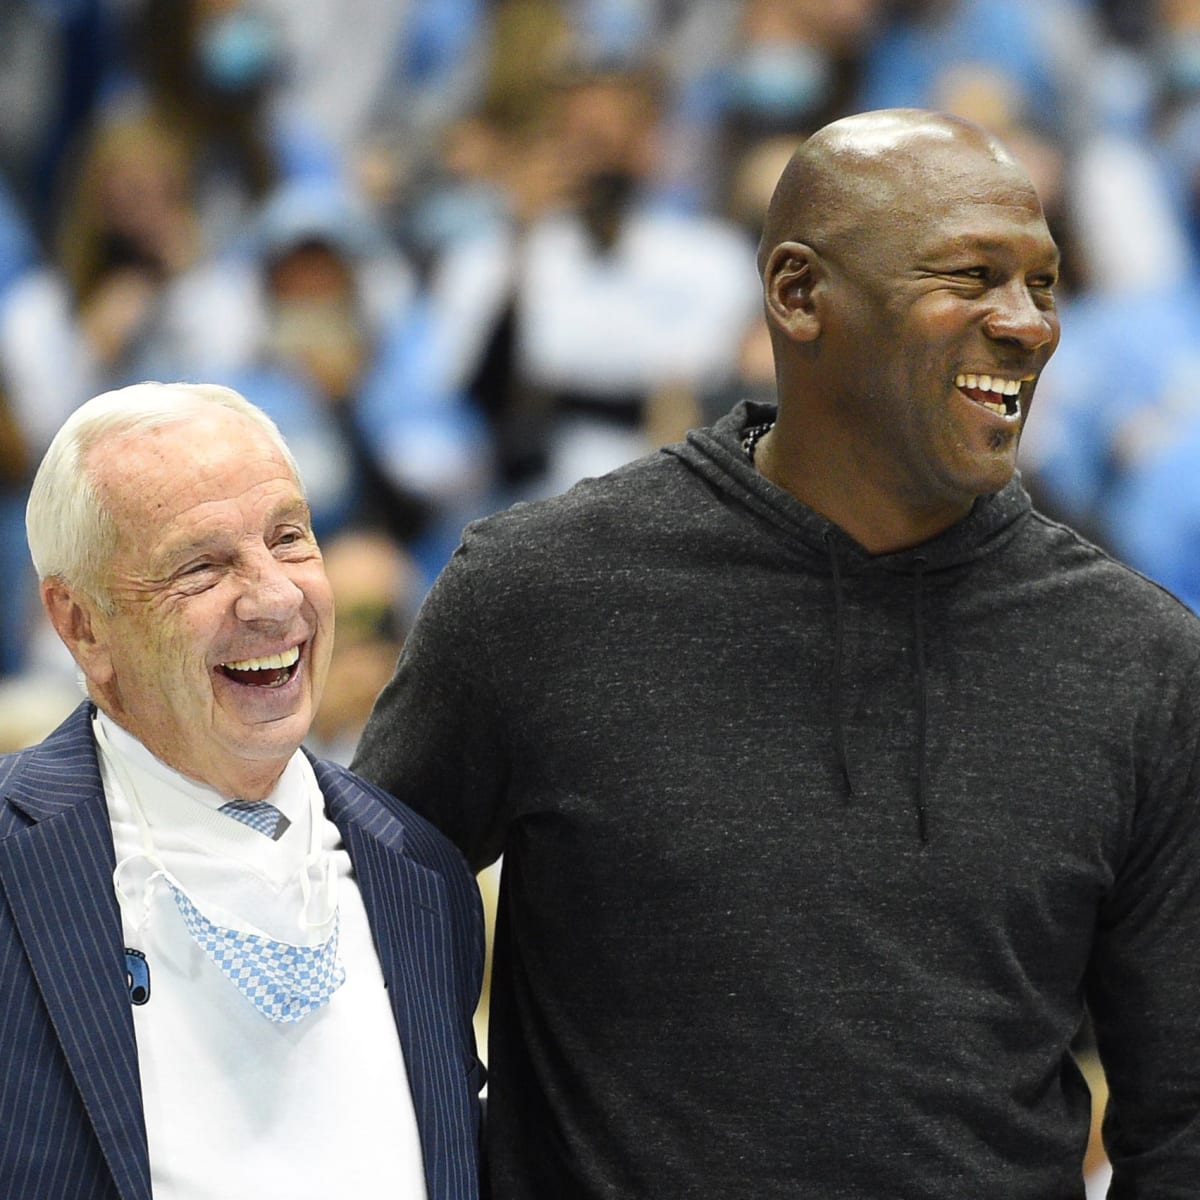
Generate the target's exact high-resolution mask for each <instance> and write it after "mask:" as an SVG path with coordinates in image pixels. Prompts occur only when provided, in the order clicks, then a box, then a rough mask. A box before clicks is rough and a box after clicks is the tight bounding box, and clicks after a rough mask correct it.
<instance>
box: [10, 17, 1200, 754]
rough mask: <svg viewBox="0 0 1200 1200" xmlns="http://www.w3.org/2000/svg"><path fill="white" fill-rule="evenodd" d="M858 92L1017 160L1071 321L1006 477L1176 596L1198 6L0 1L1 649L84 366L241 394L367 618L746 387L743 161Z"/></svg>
mask: <svg viewBox="0 0 1200 1200" xmlns="http://www.w3.org/2000/svg"><path fill="white" fill-rule="evenodd" d="M891 105H920V106H929V107H936V108H941V109H945V110H949V111H953V112H957V113H959V114H961V115H963V116H967V117H970V118H972V119H974V120H976V121H978V122H980V123H981V124H983V125H985V126H987V127H988V128H990V129H992V130H993V131H995V132H996V133H998V134H1000V135H1001V137H1003V138H1004V139H1005V140H1006V141H1007V142H1008V143H1009V145H1010V146H1011V147H1012V149H1013V150H1014V151H1015V153H1016V154H1017V155H1018V157H1020V158H1021V159H1022V161H1023V163H1024V164H1025V166H1026V167H1027V169H1028V170H1029V172H1030V174H1031V175H1032V176H1033V178H1034V179H1035V181H1036V183H1037V185H1038V187H1039V189H1040V191H1041V193H1042V195H1043V198H1044V200H1045V204H1046V208H1047V212H1048V216H1049V220H1050V223H1051V226H1052V229H1053V231H1054V233H1055V235H1056V237H1057V239H1058V241H1059V243H1060V245H1061V247H1062V249H1063V252H1064V270H1063V282H1062V286H1061V289H1060V300H1059V303H1060V308H1061V312H1062V323H1063V331H1064V332H1063V341H1062V348H1061V350H1060V351H1059V354H1058V356H1057V358H1056V359H1055V360H1054V361H1053V362H1052V363H1051V366H1050V368H1049V370H1048V371H1047V373H1046V375H1045V377H1044V381H1043V384H1042V386H1041V389H1040V392H1039V397H1038V401H1037V404H1036V406H1035V409H1034V413H1033V416H1032V419H1031V421H1030V424H1029V428H1028V431H1027V436H1026V444H1025V447H1024V452H1023V463H1024V472H1025V477H1026V480H1027V482H1028V483H1029V485H1030V486H1031V488H1032V489H1033V490H1034V491H1035V493H1036V496H1037V499H1038V500H1039V502H1040V503H1041V505H1042V506H1043V507H1044V508H1045V509H1047V510H1048V511H1049V512H1051V513H1052V514H1053V515H1056V516H1060V517H1062V518H1063V519H1065V520H1067V521H1069V522H1070V523H1073V524H1075V525H1077V526H1079V527H1080V528H1082V529H1083V530H1084V531H1085V532H1086V533H1087V534H1088V535H1089V536H1091V537H1092V538H1093V539H1094V540H1096V541H1098V542H1099V543H1100V544H1102V545H1104V546H1105V547H1106V548H1108V549H1110V550H1112V551H1113V552H1114V553H1115V554H1117V555H1118V556H1120V557H1122V558H1124V559H1125V560H1127V561H1128V562H1130V563H1131V564H1132V565H1134V566H1135V567H1138V568H1139V569H1141V570H1143V571H1145V572H1146V573H1147V574H1149V575H1151V576H1152V577H1153V578H1155V579H1157V580H1158V581H1160V582H1161V583H1163V584H1164V585H1165V586H1167V587H1169V588H1170V589H1171V590H1173V591H1174V592H1175V593H1176V594H1177V595H1179V596H1180V597H1181V598H1182V599H1183V600H1184V601H1185V602H1187V603H1189V604H1191V605H1193V606H1196V607H1198V608H1200V285H1198V283H1197V274H1196V270H1195V262H1196V258H1197V255H1198V254H1200V0H1146V2H1141V0H1124V2H1123V0H741V2H729V0H694V2H689V3H683V2H679V0H557V2H554V0H491V2H489V0H304V3H297V2H295V0H8V2H7V3H6V4H5V5H3V6H2V7H0V589H3V591H2V594H0V677H3V683H4V684H5V685H6V686H7V685H8V684H10V683H11V682H12V681H13V680H17V679H28V678H30V677H32V676H36V677H38V678H41V679H45V678H46V677H47V675H48V674H52V673H53V671H54V670H56V669H64V668H62V664H61V663H57V664H56V662H55V660H54V651H53V650H52V649H50V648H49V647H50V643H49V641H48V640H47V639H44V638H42V637H41V636H40V633H39V623H38V618H37V605H36V603H35V592H34V589H33V581H32V577H31V574H30V571H29V568H28V566H27V563H26V551H25V546H24V536H23V525H22V518H23V509H24V502H25V492H26V487H27V483H28V480H29V477H30V473H31V470H32V467H33V466H34V465H35V464H36V463H37V461H38V459H39V457H40V455H41V453H42V451H43V450H44V448H45V446H46V444H47V442H48V440H49V438H50V436H51V434H52V433H53V432H54V430H55V429H56V428H57V426H58V425H59V424H60V423H61V421H62V420H63V419H64V417H65V416H66V415H67V414H68V413H69V412H70V411H71V410H72V409H73V408H74V407H75V406H76V405H78V404H79V403H80V402H81V401H82V400H84V399H86V398H87V397H88V396H90V395H93V394H95V393H96V392H98V391H101V390H104V389H105V388H108V387H115V386H119V385H122V384H125V383H129V382H132V381H135V380H139V379H146V378H157V379H174V378H188V379H205V380H213V381H218V382H223V383H228V384H231V385H232V386H235V387H237V388H238V389H239V390H241V391H243V392H244V393H245V394H246V395H247V396H248V397H249V398H250V399H252V400H254V401H255V402H257V403H258V404H260V405H262V406H263V407H264V408H266V409H267V410H268V411H269V412H270V413H271V414H272V415H273V416H274V417H275V418H276V420H277V421H278V423H279V424H280V426H281V428H282V429H283V431H284V433H285V435H286V436H287V437H288V439H289V441H290V442H291V444H292V445H293V446H294V447H295V449H296V452H297V456H298V458H299V460H300V462H301V464H302V467H303V469H304V472H305V477H306V481H307V484H308V486H309V488H310V491H311V493H312V499H313V505H314V513H315V519H316V523H317V528H318V532H319V534H320V535H321V537H322V538H323V540H324V541H325V542H326V543H327V544H330V545H333V544H335V543H336V540H337V539H339V538H343V537H344V538H347V539H349V544H350V546H352V547H353V548H354V551H355V553H357V554H362V553H365V552H367V551H368V550H369V549H370V548H372V547H374V548H375V550H376V551H377V552H378V554H379V555H380V556H381V561H383V562H385V563H392V564H393V567H394V570H395V572H397V573H398V576H397V579H402V581H403V582H402V584H401V583H399V582H397V579H392V580H391V581H390V583H388V584H387V586H384V585H383V584H381V586H380V591H379V596H378V597H377V600H378V602H379V603H380V604H382V605H385V606H388V612H387V614H386V617H385V618H381V619H380V622H379V626H380V628H381V629H386V637H385V638H384V639H383V641H384V645H385V646H386V647H387V648H388V650H389V652H390V650H391V649H392V648H393V647H394V645H395V644H397V643H398V640H399V639H401V638H402V637H403V627H404V624H405V622H406V621H407V620H408V618H409V616H410V615H411V612H412V609H413V606H414V605H415V604H416V603H417V602H418V601H419V599H420V596H421V594H422V592H423V589H424V587H425V586H427V585H428V583H429V581H430V580H431V579H432V577H433V575H434V574H436V572H437V570H438V568H439V567H440V566H441V564H442V563H443V562H444V561H445V558H446V556H447V555H448V554H449V552H450V550H451V549H452V547H453V545H454V544H455V541H456V539H457V535H458V532H459V530H460V529H461V527H462V525H463V524H464V522H465V521H467V520H469V519H470V518H471V517H473V516H476V515H479V514H482V513H484V512H487V511H490V510H494V509H496V508H499V507H501V506H503V505H506V504H508V503H510V502H512V501H513V500H516V499H520V498H523V497H528V496H535V495H539V494H545V493H548V492H554V491H557V490H560V489H562V488H564V487H566V486H569V485H570V483H572V482H573V481H574V480H576V479H578V478H580V477H581V476H583V475H586V474H594V473H596V472H599V471H603V470H606V469H608V468H609V467H611V466H614V465H616V464H617V463H619V462H621V461H624V460H626V459H628V458H630V457H632V456H634V455H636V454H638V453H640V452H641V451H643V450H644V449H647V448H649V447H652V446H654V445H656V444H661V443H662V442H664V441H666V440H670V439H673V438H675V437H677V436H679V435H680V434H681V432H682V431H683V430H685V429H686V428H688V427H689V426H691V425H694V424H697V423H701V422H704V421H707V420H708V419H709V418H710V417H712V416H714V415H716V414H718V413H719V412H721V411H723V410H724V408H726V407H727V406H728V405H730V404H731V403H732V402H733V401H734V400H735V399H737V398H740V397H742V396H745V395H750V394H760V393H766V394H769V393H770V390H771V388H772V386H773V381H772V375H771V365H770V356H769V351H768V349H767V347H766V345H765V334H764V328H763V323H762V319H761V314H760V303H759V297H758V288H757V279H756V273H755V267H754V252H755V246H756V241H757V236H758V229H759V222H760V220H761V217H762V214H763V211H764V206H765V201H766V197H767V195H768V194H769V191H770V189H771V187H772V185H773V184H774V182H775V179H776V178H777V176H778V174H779V171H780V169H781V167H782V164H783V162H785V161H786V159H787V157H788V155H789V154H790V152H791V149H792V148H794V146H795V145H796V144H797V142H798V141H799V140H800V139H802V138H803V137H804V135H805V134H806V132H808V131H809V130H811V129H813V128H815V127H817V126H818V125H820V124H823V123H824V122H826V121H827V120H829V119H831V118H833V117H836V116H838V115H841V114H843V113H847V112H851V111H855V110H859V109H864V108H875V107H883V106H891ZM355 561H357V560H355ZM379 575H380V577H381V578H382V579H384V580H385V581H386V580H387V574H386V572H379ZM4 693H5V689H4V688H0V707H2V706H3V695H4ZM25 712H26V714H27V713H28V708H26V709H25ZM0 724H3V721H0ZM327 724H328V727H329V728H331V729H332V728H338V729H341V725H340V723H339V722H338V721H337V720H334V719H331V720H330V721H329V722H327ZM8 736H11V737H16V736H19V735H18V734H16V733H13V734H11V735H6V737H8ZM338 736H339V737H341V738H343V739H346V738H348V736H349V734H348V733H346V732H345V731H344V730H343V731H342V732H340V733H339V735H338Z"/></svg>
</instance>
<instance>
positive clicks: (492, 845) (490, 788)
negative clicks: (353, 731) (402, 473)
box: [353, 544, 508, 871]
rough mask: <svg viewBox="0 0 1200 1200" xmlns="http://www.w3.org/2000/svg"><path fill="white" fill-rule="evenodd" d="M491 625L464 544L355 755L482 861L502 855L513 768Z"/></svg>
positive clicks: (426, 607)
mask: <svg viewBox="0 0 1200 1200" xmlns="http://www.w3.org/2000/svg"><path fill="white" fill-rule="evenodd" d="M485 628H486V621H485V613H484V612H483V611H482V610H481V606H480V605H479V604H478V603H477V601H476V596H475V590H474V588H473V586H472V582H471V578H470V562H469V554H468V550H467V549H466V546H465V544H464V546H461V547H460V548H459V549H458V550H457V551H456V552H455V555H454V557H453V558H452V559H451V561H450V563H449V564H447V566H446V567H445V569H444V570H443V571H442V573H441V575H440V576H439V578H438V580H437V582H436V583H435V584H434V586H433V588H432V590H431V591H430V593H429V595H428V597H427V598H426V600H425V603H424V604H423V605H422V607H421V611H420V613H419V614H418V616H417V620H416V622H415V625H414V627H413V629H412V632H411V633H410V634H409V635H408V638H407V640H406V642H405V645H404V649H403V650H402V652H401V654H400V658H399V660H398V662H397V664H396V670H395V672H394V673H393V675H392V678H391V680H390V681H389V682H388V684H387V686H386V687H385V688H384V690H383V691H382V692H381V693H380V695H379V698H378V699H377V700H376V702H375V707H374V709H373V711H372V713H371V717H370V720H369V721H368V722H367V726H366V728H365V730H364V731H363V735H362V738H361V740H360V742H359V745H358V749H357V751H356V753H355V756H354V763H353V770H355V771H356V772H358V773H359V774H360V775H363V776H364V777H365V778H367V779H369V780H371V781H372V782H373V783H376V784H378V785H379V786H380V787H382V788H384V789H385V790H386V791H388V792H390V793H391V794H392V795H394V796H396V797H398V798H399V799H400V800H403V801H404V803H405V804H407V805H409V806H410V807H411V808H413V809H415V810H416V811H417V812H419V813H420V814H421V815H422V816H423V817H425V818H427V819H428V820H429V821H431V822H432V823H433V824H434V825H436V826H437V827H438V829H440V830H441V831H442V832H443V833H444V834H446V836H447V837H449V838H450V840H451V841H452V842H454V843H455V845H457V846H458V848H459V849H460V850H461V851H462V852H463V854H464V855H465V856H466V858H467V861H468V862H469V863H470V865H471V867H472V869H473V870H475V871H479V870H482V869H483V868H484V867H485V866H488V865H489V864H490V863H492V862H494V861H495V860H496V859H497V858H498V857H499V855H500V850H501V842H502V839H503V833H502V829H501V815H500V809H501V804H502V800H503V797H504V794H505V791H506V783H507V778H508V755H507V751H506V749H505V746H504V741H503V739H502V736H501V734H502V730H501V708H500V705H499V703H498V702H497V699H496V692H495V689H494V687H493V686H492V683H491V677H490V669H489V664H490V654H489V646H488V644H487V638H486V633H485V632H484V631H485Z"/></svg>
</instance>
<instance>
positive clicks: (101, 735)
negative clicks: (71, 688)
mask: <svg viewBox="0 0 1200 1200" xmlns="http://www.w3.org/2000/svg"><path fill="white" fill-rule="evenodd" d="M92 730H93V732H94V734H95V737H96V741H97V743H98V744H99V745H100V746H101V747H103V749H104V750H105V752H106V754H105V759H106V761H107V763H108V765H109V766H110V767H111V768H112V769H113V773H114V775H115V777H116V782H117V785H118V787H119V788H120V790H121V795H122V797H123V798H124V800H125V802H126V804H128V805H129V807H130V810H131V811H132V812H133V816H134V819H135V820H136V821H137V823H138V831H139V834H140V836H141V841H142V848H141V849H140V850H135V851H134V852H133V853H132V854H127V855H126V856H125V857H124V858H123V859H121V861H120V862H119V863H117V865H116V866H115V867H114V868H113V874H112V879H113V891H115V892H116V894H117V906H118V907H119V908H120V910H121V915H122V916H124V917H126V918H128V920H129V922H130V924H132V925H133V927H134V929H135V930H137V931H138V932H139V933H140V932H141V931H142V930H143V929H145V927H146V923H147V921H148V920H149V919H150V905H151V903H152V902H153V900H154V893H155V890H156V888H157V885H158V881H159V880H160V879H166V878H167V869H166V866H165V865H164V863H163V861H162V859H161V858H159V857H158V854H157V853H156V851H155V849H154V838H153V836H152V835H151V833H150V826H149V824H148V823H147V821H146V816H145V814H144V813H143V812H142V807H141V805H140V804H138V802H137V794H136V792H135V791H134V788H133V784H132V781H131V780H130V778H129V776H128V775H127V774H126V772H125V769H124V767H122V766H121V763H120V759H119V758H118V757H117V755H116V753H115V752H114V751H113V748H112V743H111V742H110V741H109V740H108V735H107V734H106V733H105V732H104V725H103V723H102V722H100V721H95V722H93V723H92ZM142 858H144V859H145V860H146V861H147V862H148V863H149V864H150V865H151V866H152V867H154V868H155V869H154V870H153V871H152V872H151V873H150V874H149V875H148V876H147V877H146V880H145V882H144V883H143V884H142V905H141V912H140V913H139V912H138V909H137V901H136V900H135V899H134V898H133V897H132V896H131V895H130V894H129V893H128V892H126V891H125V889H124V888H122V887H121V874H122V872H123V871H125V869H126V868H127V867H128V866H129V864H130V863H131V862H136V861H137V860H138V859H142Z"/></svg>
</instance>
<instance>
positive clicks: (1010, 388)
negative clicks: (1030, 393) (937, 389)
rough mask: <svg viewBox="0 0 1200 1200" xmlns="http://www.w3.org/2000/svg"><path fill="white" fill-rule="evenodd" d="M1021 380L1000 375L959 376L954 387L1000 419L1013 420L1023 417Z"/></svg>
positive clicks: (956, 377)
mask: <svg viewBox="0 0 1200 1200" xmlns="http://www.w3.org/2000/svg"><path fill="white" fill-rule="evenodd" d="M1022 382H1024V381H1023V380H1021V379H1005V378H1004V377H1003V376H1000V375H957V376H955V379H954V386H955V387H957V388H958V390H959V391H960V392H962V394H963V395H964V396H966V397H967V399H968V400H972V401H974V403H976V404H978V405H980V406H981V407H982V408H986V409H987V410H988V412H993V413H995V414H996V415H997V416H998V417H1005V418H1008V419H1012V418H1013V417H1019V416H1020V415H1021V384H1022Z"/></svg>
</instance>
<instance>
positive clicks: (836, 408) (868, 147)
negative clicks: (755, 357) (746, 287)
mask: <svg viewBox="0 0 1200 1200" xmlns="http://www.w3.org/2000/svg"><path fill="white" fill-rule="evenodd" d="M829 129H830V130H831V131H832V132H831V133H830V134H828V135H826V136H824V137H822V138H816V139H814V140H815V142H816V144H815V145H814V147H813V148H812V150H811V151H809V152H807V154H808V156H807V157H805V156H803V155H801V156H797V164H796V166H795V167H792V166H789V172H790V173H791V174H790V175H789V174H786V173H785V177H784V181H782V182H781V189H783V199H782V201H780V202H774V203H775V209H774V211H773V214H772V217H771V221H772V222H773V225H774V230H772V231H771V232H777V231H779V230H783V231H786V232H787V233H790V231H791V230H793V229H795V230H797V233H796V234H792V236H794V237H795V239H796V240H795V241H787V240H780V241H779V242H774V243H773V242H770V241H765V242H764V245H765V246H768V247H770V249H769V252H768V251H766V250H764V258H763V262H764V278H765V281H766V288H767V310H768V317H769V319H770V323H771V326H772V331H773V340H774V344H775V347H776V354H777V361H778V363H779V381H780V402H781V408H780V415H779V428H778V434H779V436H777V437H776V438H775V439H774V445H772V446H771V447H770V460H771V461H773V462H775V463H777V464H781V471H782V473H783V474H784V476H785V486H791V487H792V490H794V491H795V492H796V493H797V494H798V495H800V497H801V498H802V499H805V500H807V501H808V502H810V503H814V504H815V506H816V507H818V508H819V509H820V510H821V511H824V512H825V514H826V515H827V516H829V517H830V518H831V519H833V520H835V521H838V522H839V523H842V524H843V525H844V527H846V528H848V529H851V530H852V532H854V533H855V535H856V536H861V537H863V539H864V540H865V541H866V542H867V543H868V544H870V541H871V537H870V535H871V532H872V526H875V527H876V529H877V530H884V529H886V531H887V532H883V533H880V534H879V541H880V543H881V544H883V545H885V546H888V547H891V548H898V546H900V545H903V544H910V545H911V544H914V543H915V541H917V540H920V539H921V538H924V537H928V536H932V535H933V534H934V533H936V532H938V531H939V530H940V529H943V528H945V527H947V526H948V525H950V524H952V523H953V522H954V521H956V520H958V519H960V518H961V517H962V516H964V515H965V513H966V512H967V511H968V510H969V509H970V506H971V504H972V503H973V502H974V500H975V499H976V497H978V496H980V495H984V494H987V493H989V492H995V491H998V490H999V489H1001V488H1002V487H1004V485H1005V484H1006V483H1007V482H1008V481H1009V479H1010V478H1011V477H1012V474H1013V471H1014V469H1015V466H1016V455H1017V446H1018V443H1019V441H1020V434H1021V429H1022V427H1023V425H1024V422H1025V419H1026V417H1027V416H1028V413H1029V406H1030V403H1031V401H1032V398H1033V390H1034V386H1035V384H1036V381H1037V378H1038V376H1039V375H1040V373H1041V371H1042V368H1043V367H1044V366H1045V364H1046V362H1047V360H1048V359H1049V357H1050V355H1051V354H1052V353H1053V352H1054V349H1055V347H1056V346H1057V344H1058V338H1059V326H1058V318H1057V316H1056V314H1055V311H1054V296H1053V287H1054V284H1055V282H1056V280H1057V270H1058V251H1057V248H1056V247H1055V245H1054V242H1053V240H1052V238H1051V236H1050V233H1049V230H1048V229H1047V227H1046V222H1045V219H1044V217H1043V215H1042V209H1041V205H1040V204H1039V202H1038V198H1037V195H1036V193H1035V192H1034V190H1033V188H1032V185H1031V184H1030V183H1029V181H1028V178H1027V177H1026V175H1025V174H1024V172H1023V171H1022V170H1021V169H1020V168H1019V167H1018V166H1017V165H1016V164H1015V163H1014V162H1013V161H1012V159H1011V158H1009V157H1008V156H1007V155H1006V154H1004V152H1003V151H1002V150H1001V149H1000V148H999V147H996V146H995V145H993V144H992V143H991V142H990V141H989V140H987V138H986V136H985V135H983V134H982V132H981V131H978V130H975V129H974V127H970V126H964V125H962V124H961V123H952V122H950V121H948V120H946V119H944V118H938V117H936V116H931V115H929V114H913V113H908V112H901V113H899V114H872V115H869V116H866V117H863V118H859V119H857V120H854V119H852V120H850V121H848V122H845V123H838V124H837V125H835V126H831V127H829ZM843 129H844V130H845V131H846V132H845V133H844V135H843V134H842V133H841V132H840V131H841V130H843ZM793 195H794V196H799V197H800V199H799V200H798V201H795V202H792V203H791V204H790V205H789V203H788V199H789V197H790V196H793ZM800 231H803V232H800ZM880 514H885V515H884V516H882V517H881V516H880Z"/></svg>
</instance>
